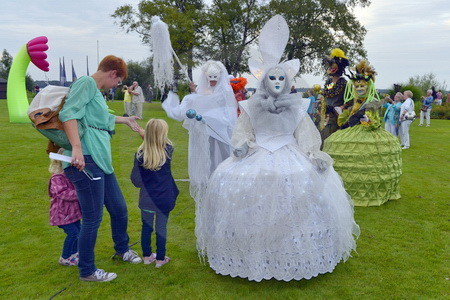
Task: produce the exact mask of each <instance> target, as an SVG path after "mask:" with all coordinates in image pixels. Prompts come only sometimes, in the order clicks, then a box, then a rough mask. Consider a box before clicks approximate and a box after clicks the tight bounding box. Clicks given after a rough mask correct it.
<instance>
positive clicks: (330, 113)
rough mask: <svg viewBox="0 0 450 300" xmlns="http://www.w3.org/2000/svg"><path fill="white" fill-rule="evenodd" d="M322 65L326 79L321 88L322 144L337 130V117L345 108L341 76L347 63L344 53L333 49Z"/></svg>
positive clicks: (343, 86)
mask: <svg viewBox="0 0 450 300" xmlns="http://www.w3.org/2000/svg"><path fill="white" fill-rule="evenodd" d="M323 64H324V66H326V67H327V75H328V79H327V81H326V82H325V85H324V88H323V96H324V97H325V98H324V100H323V101H325V103H322V105H321V124H320V130H321V131H320V135H321V138H322V143H323V141H324V140H325V139H326V138H327V137H329V136H330V135H331V134H332V133H333V132H335V131H336V130H338V129H339V126H338V124H337V119H338V116H339V115H340V114H341V113H342V110H343V109H344V108H345V107H346V106H347V105H344V90H345V85H346V84H347V81H346V80H345V78H344V77H343V76H342V74H343V73H344V70H345V68H346V67H347V66H348V65H349V62H348V59H347V57H345V53H344V51H342V50H341V49H339V48H335V49H333V50H332V51H331V54H330V56H326V57H325V58H324V60H323ZM324 104H325V105H324ZM325 120H327V122H325Z"/></svg>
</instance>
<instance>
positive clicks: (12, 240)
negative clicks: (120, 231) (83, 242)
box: [0, 100, 450, 299]
mask: <svg viewBox="0 0 450 300" xmlns="http://www.w3.org/2000/svg"><path fill="white" fill-rule="evenodd" d="M5 102H6V101H4V100H2V101H0V111H3V112H4V113H3V114H2V116H0V126H1V127H0V152H1V155H0V166H1V173H0V178H1V187H0V199H1V209H0V228H2V229H3V230H2V233H1V234H0V259H1V269H2V270H1V272H0V298H1V299H16V298H20V299H22V298H42V299H45V298H47V299H48V298H50V297H52V296H53V295H55V294H57V293H58V292H60V293H59V294H58V295H57V296H56V298H61V299H62V298H76V299H80V298H81V299H98V298H102V299H104V298H116V299H124V298H126V299H129V298H130V299H131V298H133V299H149V298H150V299H160V298H162V299H230V298H232V299H241V298H242V299H411V298H413V299H414V298H415V299H417V298H421V299H444V298H445V299H449V297H450V280H449V277H450V268H449V257H450V251H449V250H450V248H449V241H450V240H449V212H450V209H449V208H450V207H449V204H450V202H449V198H450V197H449V195H450V189H449V182H450V178H449V167H450V163H449V162H450V159H449V150H450V121H445V120H432V127H418V126H417V124H418V122H417V121H415V122H414V123H413V125H412V126H411V148H410V149H408V150H405V151H404V152H403V176H402V179H401V194H402V198H401V199H400V200H397V201H390V202H388V203H386V204H385V205H383V206H381V207H356V208H355V219H356V221H357V223H358V224H359V225H360V227H361V236H360V237H359V239H358V240H357V253H354V255H353V257H352V258H350V259H349V260H348V261H347V262H346V263H340V264H339V265H338V266H337V268H336V269H335V271H334V272H333V273H330V274H325V275H320V276H319V277H316V278H313V279H311V280H301V281H291V282H279V281H275V280H270V281H263V282H260V283H256V282H249V281H248V280H246V279H240V278H231V277H228V276H220V275H216V274H215V273H214V271H212V270H211V269H210V268H209V267H208V266H207V265H202V264H201V263H200V261H199V259H198V256H197V252H196V248H195V236H194V227H195V224H194V201H193V200H192V199H191V198H190V197H189V193H188V183H187V182H178V185H179V188H180V191H181V194H180V196H179V198H178V202H177V206H176V208H175V210H174V211H173V212H172V214H171V219H170V221H169V235H168V245H167V249H168V252H167V255H168V256H170V257H171V258H172V261H171V262H170V263H169V264H168V265H166V266H164V267H163V268H161V269H156V268H155V267H154V265H152V266H151V267H149V266H147V265H143V264H139V265H131V264H128V263H124V262H121V261H118V260H112V259H111V255H112V254H113V252H114V250H113V248H112V240H111V234H110V225H109V217H108V214H107V213H105V214H104V220H103V222H102V225H101V227H100V231H99V238H98V240H97V246H96V263H97V266H98V267H99V268H103V269H105V270H107V271H110V272H116V273H117V274H118V278H117V279H115V280H114V281H112V282H108V283H89V282H80V281H79V280H78V270H77V268H76V267H63V266H60V265H59V264H58V263H57V261H58V258H59V255H60V252H61V247H62V242H63V239H64V233H63V231H62V230H61V229H59V228H57V227H52V226H50V225H49V224H48V208H49V198H48V196H47V184H48V179H49V177H50V174H49V173H48V171H47V167H48V163H49V160H48V158H47V155H46V153H45V147H46V140H45V138H44V137H43V136H41V135H40V134H39V133H38V132H37V131H36V130H34V129H33V128H32V127H31V125H30V124H11V123H9V120H8V117H7V108H6V103H5ZM109 105H110V107H111V108H112V109H114V110H115V111H116V112H117V114H120V115H121V114H122V113H123V106H122V102H114V103H109ZM144 111H145V112H144V119H145V120H148V119H149V118H152V117H155V118H165V113H164V112H163V111H162V109H161V107H160V104H159V103H152V104H148V103H145V104H144ZM145 122H146V121H141V123H142V124H141V125H142V126H143V125H144V124H145ZM168 122H169V125H170V133H169V135H170V138H171V139H172V141H173V142H174V143H175V154H174V158H173V174H174V177H175V178H179V179H184V178H187V137H188V135H187V132H186V131H185V130H184V128H182V126H181V124H180V123H178V122H175V121H173V120H168ZM116 132H117V134H116V135H115V136H114V138H113V139H112V147H113V161H114V168H115V172H116V175H117V178H118V180H119V184H120V185H121V187H122V191H123V193H124V195H125V198H126V199H127V203H128V210H129V234H130V238H131V242H136V241H139V239H140V216H139V210H138V208H137V200H138V190H137V189H136V188H134V187H133V186H132V184H131V182H130V181H129V173H130V171H131V167H132V163H133V153H134V151H135V150H136V148H137V147H138V145H139V144H140V141H141V139H140V138H139V137H138V136H137V135H136V134H134V133H132V132H131V131H130V130H129V129H128V127H126V126H123V125H119V126H118V127H117V130H116ZM133 249H135V250H137V251H138V252H139V253H141V251H140V245H139V244H137V245H135V246H134V247H133Z"/></svg>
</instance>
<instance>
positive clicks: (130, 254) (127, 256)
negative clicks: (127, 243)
mask: <svg viewBox="0 0 450 300" xmlns="http://www.w3.org/2000/svg"><path fill="white" fill-rule="evenodd" d="M121 256H122V259H123V261H128V262H130V263H132V264H139V263H141V262H142V259H141V258H140V257H139V255H138V254H137V252H136V251H133V250H131V249H129V250H128V251H127V252H125V253H123V254H122V255H121Z"/></svg>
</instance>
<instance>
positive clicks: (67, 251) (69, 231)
mask: <svg viewBox="0 0 450 300" xmlns="http://www.w3.org/2000/svg"><path fill="white" fill-rule="evenodd" d="M58 227H59V228H61V229H62V230H64V232H65V233H66V239H65V240H64V245H63V250H62V255H61V256H62V258H64V259H68V258H69V257H70V256H71V255H72V254H75V253H77V252H78V234H79V233H80V228H81V222H80V221H79V220H78V221H76V222H73V223H70V224H66V225H58Z"/></svg>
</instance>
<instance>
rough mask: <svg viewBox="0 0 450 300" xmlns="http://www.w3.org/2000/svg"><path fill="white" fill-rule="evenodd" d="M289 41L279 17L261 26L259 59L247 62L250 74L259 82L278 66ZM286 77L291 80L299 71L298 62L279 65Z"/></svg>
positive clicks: (287, 29)
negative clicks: (284, 71)
mask: <svg viewBox="0 0 450 300" xmlns="http://www.w3.org/2000/svg"><path fill="white" fill-rule="evenodd" d="M288 40H289V27H288V25H287V23H286V20H285V19H284V18H283V17H282V16H281V15H275V16H273V17H272V18H271V19H270V20H269V21H267V23H266V24H265V25H264V26H263V28H262V30H261V33H260V35H259V39H258V46H259V52H260V57H251V58H250V59H249V60H248V66H249V68H250V72H251V73H252V74H253V76H255V77H256V78H257V79H258V80H260V81H261V79H262V76H263V75H264V74H265V73H266V72H267V71H268V70H269V69H270V68H272V67H274V66H276V65H278V64H280V60H281V57H282V56H283V53H284V49H285V48H286V45H287V42H288ZM281 65H283V69H284V70H286V72H287V76H288V77H289V79H290V80H292V79H293V78H294V77H295V75H297V73H298V71H299V70H300V60H298V59H291V60H288V61H285V62H283V63H281Z"/></svg>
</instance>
